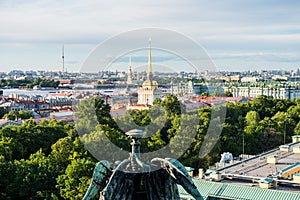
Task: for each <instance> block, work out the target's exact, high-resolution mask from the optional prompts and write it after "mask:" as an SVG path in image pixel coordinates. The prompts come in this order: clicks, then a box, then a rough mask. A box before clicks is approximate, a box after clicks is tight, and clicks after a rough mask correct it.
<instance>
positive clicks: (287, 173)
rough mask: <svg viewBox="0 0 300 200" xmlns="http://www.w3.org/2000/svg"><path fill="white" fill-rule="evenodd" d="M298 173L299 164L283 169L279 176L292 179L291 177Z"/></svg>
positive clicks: (299, 171) (299, 169)
mask: <svg viewBox="0 0 300 200" xmlns="http://www.w3.org/2000/svg"><path fill="white" fill-rule="evenodd" d="M299 173H300V162H296V163H295V164H293V165H291V166H289V167H287V168H285V169H283V170H281V171H280V173H279V175H280V176H281V177H284V178H293V175H295V174H299Z"/></svg>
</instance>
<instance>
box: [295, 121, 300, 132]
mask: <svg viewBox="0 0 300 200" xmlns="http://www.w3.org/2000/svg"><path fill="white" fill-rule="evenodd" d="M294 132H295V134H296V135H300V121H299V122H298V124H297V126H296V127H295V129H294Z"/></svg>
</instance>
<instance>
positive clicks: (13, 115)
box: [2, 110, 33, 120]
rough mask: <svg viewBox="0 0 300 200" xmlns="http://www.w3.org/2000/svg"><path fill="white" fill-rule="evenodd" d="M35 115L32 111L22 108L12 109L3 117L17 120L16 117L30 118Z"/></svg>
mask: <svg viewBox="0 0 300 200" xmlns="http://www.w3.org/2000/svg"><path fill="white" fill-rule="evenodd" d="M31 117H33V114H32V111H27V110H20V111H15V110H11V111H10V112H9V113H7V114H5V115H4V116H3V117H2V119H9V120H16V119H30V118H31Z"/></svg>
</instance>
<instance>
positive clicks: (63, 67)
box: [61, 45, 65, 74]
mask: <svg viewBox="0 0 300 200" xmlns="http://www.w3.org/2000/svg"><path fill="white" fill-rule="evenodd" d="M61 58H62V74H64V71H65V45H63V46H62V56H61Z"/></svg>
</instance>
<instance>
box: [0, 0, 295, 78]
mask: <svg viewBox="0 0 300 200" xmlns="http://www.w3.org/2000/svg"><path fill="white" fill-rule="evenodd" d="M299 4H300V2H298V1H286V2H281V1H264V2H260V1H251V2H243V3H240V2H239V1H234V0H231V1H226V2H208V1H189V2H183V1H164V2H158V1H151V2H138V3H136V2H128V3H127V2H126V3H125V2H116V1H110V2H96V1H81V0H76V1H64V2H59V1H49V0H43V1H34V0H30V1H26V2H22V1H14V2H8V1H4V2H3V1H2V2H1V3H0V10H1V12H0V16H1V17H0V27H1V30H2V31H1V33H0V69H1V70H0V71H9V70H11V69H20V70H38V69H41V70H49V71H59V70H61V69H62V60H61V48H62V45H64V46H65V69H66V70H68V71H70V72H77V71H79V70H80V68H81V65H82V63H83V62H84V61H85V59H86V58H87V57H88V56H89V54H90V52H92V50H93V49H95V48H96V46H97V45H98V44H99V43H101V42H103V41H105V40H106V39H108V38H111V37H112V36H115V35H117V34H119V33H122V32H124V31H130V30H133V29H138V28H144V27H157V28H165V29H169V30H173V31H176V32H179V33H181V34H183V35H186V36H187V37H190V38H192V39H193V40H194V41H195V42H197V43H198V44H199V45H200V46H202V47H203V48H204V49H205V50H206V52H207V53H208V55H209V56H210V57H211V59H212V61H213V62H214V63H215V65H216V68H217V70H219V71H222V70H229V71H243V70H261V69H266V70H268V69H278V70H280V69H281V70H286V69H291V68H293V69H297V68H299V66H300V25H299V23H298V19H299V18H300V16H299V15H300V12H298V10H299ZM154 42H155V41H154ZM146 46H147V39H146V40H145V47H146ZM154 53H155V52H154ZM155 59H157V60H159V64H161V65H168V66H170V65H171V64H170V63H169V62H168V61H169V60H170V58H168V57H167V58H166V57H163V56H161V57H159V56H158V57H156V58H155V56H153V60H154V64H155ZM141 61H143V59H141ZM134 62H135V61H134V56H133V65H134ZM119 64H120V65H122V66H123V65H124V70H126V68H127V67H128V61H127V60H126V59H121V60H120V63H119ZM183 70H184V69H183Z"/></svg>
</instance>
